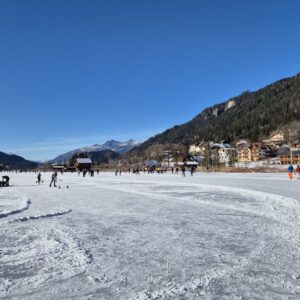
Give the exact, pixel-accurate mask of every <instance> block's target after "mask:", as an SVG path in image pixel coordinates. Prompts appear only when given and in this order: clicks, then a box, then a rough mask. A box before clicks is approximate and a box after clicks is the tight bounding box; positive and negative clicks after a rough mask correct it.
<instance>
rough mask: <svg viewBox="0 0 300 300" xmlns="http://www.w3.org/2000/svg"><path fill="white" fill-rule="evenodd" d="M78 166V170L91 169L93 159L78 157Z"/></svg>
mask: <svg viewBox="0 0 300 300" xmlns="http://www.w3.org/2000/svg"><path fill="white" fill-rule="evenodd" d="M76 167H77V170H78V171H82V170H84V169H85V170H87V171H89V170H91V168H92V160H91V159H90V158H77V159H76Z"/></svg>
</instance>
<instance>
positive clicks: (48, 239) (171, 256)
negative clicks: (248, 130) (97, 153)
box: [0, 173, 300, 300]
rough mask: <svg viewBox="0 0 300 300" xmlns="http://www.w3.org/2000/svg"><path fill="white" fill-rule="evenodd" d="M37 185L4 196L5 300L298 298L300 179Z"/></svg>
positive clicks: (109, 178)
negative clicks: (54, 186) (70, 299)
mask: <svg viewBox="0 0 300 300" xmlns="http://www.w3.org/2000/svg"><path fill="white" fill-rule="evenodd" d="M35 176H36V174H18V175H12V176H11V177H12V180H13V183H14V186H13V187H11V188H8V189H0V225H1V227H0V237H1V241H2V247H1V248H0V298H1V297H4V298H6V299H40V298H45V299H69V298H74V299H137V300H144V299H150V300H152V299H255V298H256V299H299V298H300V251H299V250H300V243H299V237H300V226H299V225H300V219H299V218H300V217H299V216H300V203H299V200H298V199H299V197H298V194H299V189H300V180H299V181H297V180H294V181H288V180H286V174H222V173H216V174H212V173H211V174H196V175H195V176H194V177H190V176H189V175H187V177H186V178H182V177H181V175H171V174H164V175H157V174H150V175H148V174H141V176H136V175H134V174H124V175H123V176H121V177H120V176H114V175H113V174H112V173H106V174H104V173H102V174H101V173H100V174H99V175H96V176H95V177H94V178H89V177H87V178H82V177H79V176H78V175H77V174H64V175H59V181H58V184H59V185H60V186H61V189H53V188H52V189H50V188H49V187H48V184H49V182H48V181H49V180H50V176H51V175H50V173H47V174H42V176H43V179H44V180H45V183H44V184H43V185H41V186H38V185H36V186H35V185H33V184H32V183H34V182H35ZM67 185H69V186H70V189H66V186H67ZM29 199H30V200H29Z"/></svg>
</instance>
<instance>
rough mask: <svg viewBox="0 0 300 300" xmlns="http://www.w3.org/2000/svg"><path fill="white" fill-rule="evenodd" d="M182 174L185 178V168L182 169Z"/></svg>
mask: <svg viewBox="0 0 300 300" xmlns="http://www.w3.org/2000/svg"><path fill="white" fill-rule="evenodd" d="M181 172H182V176H183V177H185V167H184V166H182V167H181Z"/></svg>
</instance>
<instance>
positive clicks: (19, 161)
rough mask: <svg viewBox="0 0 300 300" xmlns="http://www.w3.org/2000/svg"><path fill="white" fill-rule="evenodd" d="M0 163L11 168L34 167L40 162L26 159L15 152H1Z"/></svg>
mask: <svg viewBox="0 0 300 300" xmlns="http://www.w3.org/2000/svg"><path fill="white" fill-rule="evenodd" d="M0 164H1V165H4V166H8V167H10V168H19V169H33V168H36V167H37V166H38V163H36V162H32V161H29V160H26V159H24V158H23V157H21V156H18V155H15V154H6V153H4V152H0Z"/></svg>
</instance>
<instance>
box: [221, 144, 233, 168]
mask: <svg viewBox="0 0 300 300" xmlns="http://www.w3.org/2000/svg"><path fill="white" fill-rule="evenodd" d="M217 145H218V159H219V163H220V164H221V165H225V166H226V167H229V166H231V165H233V164H234V162H235V160H236V156H237V154H236V149H235V148H232V147H230V146H229V145H228V144H220V145H219V144H217Z"/></svg>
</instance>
